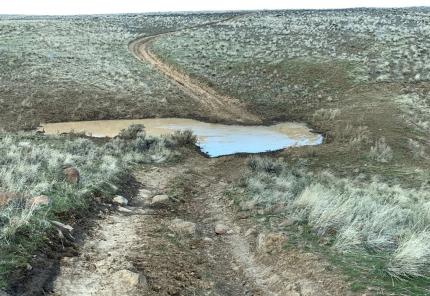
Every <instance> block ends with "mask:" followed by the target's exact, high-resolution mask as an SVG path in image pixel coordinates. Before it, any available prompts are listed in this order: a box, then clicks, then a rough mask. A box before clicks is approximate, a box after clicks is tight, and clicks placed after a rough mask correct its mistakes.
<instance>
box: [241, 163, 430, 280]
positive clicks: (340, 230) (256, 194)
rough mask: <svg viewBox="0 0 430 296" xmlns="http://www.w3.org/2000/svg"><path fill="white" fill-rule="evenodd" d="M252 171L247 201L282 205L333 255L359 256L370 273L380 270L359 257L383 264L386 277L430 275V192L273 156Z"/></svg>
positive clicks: (381, 268)
mask: <svg viewBox="0 0 430 296" xmlns="http://www.w3.org/2000/svg"><path fill="white" fill-rule="evenodd" d="M249 168H250V171H249V174H248V175H247V176H246V177H245V178H244V182H243V185H244V186H245V196H246V198H248V199H249V200H251V201H253V202H255V203H256V205H257V207H260V208H270V207H272V206H273V205H277V206H282V208H285V214H286V215H287V216H288V217H289V219H292V220H293V221H294V223H295V225H306V227H308V228H309V231H310V233H311V234H312V236H314V237H315V238H318V240H320V241H323V242H325V243H326V244H328V245H329V248H330V250H331V251H332V252H333V253H336V254H338V255H340V257H342V256H344V257H345V258H350V259H351V258H356V260H358V261H357V262H358V263H357V262H356V263H355V264H358V265H360V268H364V269H366V268H367V270H368V271H369V272H370V270H373V271H374V266H373V267H372V266H370V265H369V266H364V267H363V266H362V265H363V264H361V263H359V261H360V259H359V258H367V259H366V260H365V261H363V262H373V261H372V260H377V262H378V266H379V267H378V273H379V274H380V276H381V277H383V278H384V277H385V278H393V279H401V280H411V279H413V280H416V279H427V278H428V277H429V276H430V234H429V233H430V232H429V229H428V227H429V225H430V192H429V191H428V188H424V187H423V188H420V189H407V188H402V187H400V186H398V185H388V184H385V183H383V182H380V181H378V180H376V179H375V180H371V181H368V182H365V181H363V180H361V179H346V178H338V177H335V176H333V175H332V174H330V173H328V172H322V173H318V174H315V173H310V172H309V171H307V170H306V169H305V168H304V166H295V167H290V166H288V165H286V164H284V163H282V162H280V161H279V160H272V159H269V158H257V157H253V158H251V159H250V160H249ZM372 258H373V259H372ZM350 259H348V260H350Z"/></svg>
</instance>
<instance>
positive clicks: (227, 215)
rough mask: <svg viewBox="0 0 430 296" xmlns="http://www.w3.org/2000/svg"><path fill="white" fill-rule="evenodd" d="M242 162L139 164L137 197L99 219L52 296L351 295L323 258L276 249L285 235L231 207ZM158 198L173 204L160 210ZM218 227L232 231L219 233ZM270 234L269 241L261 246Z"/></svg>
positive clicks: (195, 159)
mask: <svg viewBox="0 0 430 296" xmlns="http://www.w3.org/2000/svg"><path fill="white" fill-rule="evenodd" d="M243 165H244V164H243V159H232V158H230V159H229V158H219V159H211V160H208V159H207V158H204V157H202V156H200V155H194V156H191V157H188V158H187V159H186V160H184V161H183V162H181V163H177V164H170V165H147V166H144V167H142V168H140V169H139V170H138V171H136V173H135V176H136V179H137V180H138V181H139V183H140V184H141V185H140V191H139V194H137V196H135V198H134V199H133V201H132V203H131V204H130V205H129V206H127V207H124V208H123V209H122V210H119V211H117V212H113V213H110V214H109V215H107V216H106V217H105V218H104V219H100V220H99V221H97V224H98V227H97V229H96V230H95V231H94V232H93V233H92V234H91V235H90V237H88V238H87V239H86V240H85V243H84V244H83V245H82V246H81V248H80V255H79V256H77V257H68V258H64V259H63V260H62V261H61V269H60V274H59V276H58V277H57V279H56V280H55V282H54V285H53V287H54V288H53V291H52V294H51V295H55V296H66V295H75V296H87V295H88V296H90V295H94V296H95V295H97V296H115V295H118V296H120V295H121V296H122V295H128V296H149V295H154V296H155V295H166V296H167V295H190V296H191V295H218V296H239V295H242V296H247V295H249V296H251V295H253V296H263V295H268V296H273V295H274V296H288V295H291V296H311V295H322V296H324V295H327V296H328V295H349V294H348V287H347V285H346V284H345V282H343V281H342V279H341V277H340V276H339V275H337V274H336V273H335V272H333V271H331V272H327V270H328V268H327V266H328V265H327V263H325V262H324V260H322V259H321V258H318V257H317V256H315V255H313V254H309V253H304V252H299V251H293V252H289V253H288V252H282V251H277V250H280V248H281V247H282V240H281V241H278V240H276V239H273V238H282V237H284V234H283V233H282V232H278V233H276V234H274V233H272V234H270V233H267V232H266V231H267V230H265V229H263V228H261V227H259V226H258V225H256V224H255V223H254V221H253V220H252V219H249V218H246V217H240V218H239V217H238V216H237V215H236V214H235V213H234V212H233V211H232V210H231V206H230V202H231V200H230V199H229V198H227V197H225V195H224V193H225V191H226V190H228V188H229V187H230V184H234V183H236V182H237V179H238V178H240V176H241V175H242V172H243ZM160 194H167V195H168V196H169V199H168V200H165V201H163V202H160V203H156V204H154V198H153V196H154V195H160ZM217 224H223V225H225V228H226V233H225V234H221V235H217V234H216V232H215V226H216V225H217ZM262 237H263V238H264V237H267V238H270V239H266V240H264V241H265V242H264V243H263V244H262V243H261V241H262ZM259 245H261V246H259Z"/></svg>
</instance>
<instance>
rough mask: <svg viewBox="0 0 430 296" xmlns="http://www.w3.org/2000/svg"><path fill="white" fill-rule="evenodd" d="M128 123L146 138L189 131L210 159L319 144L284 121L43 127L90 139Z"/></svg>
mask: <svg viewBox="0 0 430 296" xmlns="http://www.w3.org/2000/svg"><path fill="white" fill-rule="evenodd" d="M131 124H143V125H144V126H145V131H146V134H147V135H150V136H160V135H167V134H170V133H173V132H174V131H176V130H186V129H189V130H192V131H193V133H194V134H195V135H197V138H198V143H197V144H198V146H199V147H200V148H201V150H202V152H204V153H206V154H207V155H209V156H210V157H218V156H222V155H231V154H236V153H259V152H268V151H276V150H280V149H283V148H287V147H292V146H304V145H319V144H321V143H322V140H323V138H322V136H321V135H319V134H316V133H313V132H311V130H310V129H309V128H308V127H306V125H304V124H301V123H293V122H284V123H279V124H275V125H272V126H241V125H224V124H215V123H206V122H201V121H197V120H193V119H183V118H154V119H139V120H101V121H78V122H64V123H50V124H44V125H42V126H41V128H40V129H39V130H43V131H45V133H47V134H61V133H69V132H72V131H73V132H80V133H82V132H84V133H86V134H87V135H89V136H93V137H114V136H116V135H118V133H119V132H120V131H121V130H122V129H125V128H127V127H128V126H130V125H131Z"/></svg>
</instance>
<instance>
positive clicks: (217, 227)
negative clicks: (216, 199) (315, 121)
mask: <svg viewBox="0 0 430 296" xmlns="http://www.w3.org/2000/svg"><path fill="white" fill-rule="evenodd" d="M227 231H228V227H227V226H225V225H224V224H217V225H215V233H216V234H218V235H222V234H226V233H227Z"/></svg>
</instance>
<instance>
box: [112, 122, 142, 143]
mask: <svg viewBox="0 0 430 296" xmlns="http://www.w3.org/2000/svg"><path fill="white" fill-rule="evenodd" d="M138 135H139V136H144V135H145V126H144V125H143V124H132V125H130V126H129V127H127V128H126V129H123V130H121V131H120V132H119V134H118V138H120V139H123V140H134V139H136V138H137V136H138Z"/></svg>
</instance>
